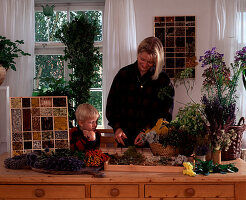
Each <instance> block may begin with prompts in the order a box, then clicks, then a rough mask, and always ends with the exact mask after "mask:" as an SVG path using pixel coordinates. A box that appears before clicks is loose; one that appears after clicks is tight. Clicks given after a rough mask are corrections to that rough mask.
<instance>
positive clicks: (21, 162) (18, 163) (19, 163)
mask: <svg viewBox="0 0 246 200" xmlns="http://www.w3.org/2000/svg"><path fill="white" fill-rule="evenodd" d="M27 162H28V160H27V157H26V154H22V155H18V156H14V157H12V158H7V159H5V160H4V166H5V168H8V169H23V168H26V167H27V166H28V164H27Z"/></svg>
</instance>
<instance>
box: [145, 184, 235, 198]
mask: <svg viewBox="0 0 246 200" xmlns="http://www.w3.org/2000/svg"><path fill="white" fill-rule="evenodd" d="M145 197H175V198H178V197H210V198H212V197H215V198H223V197H234V185H229V184H227V185H199V184H197V185H149V184H147V185H145Z"/></svg>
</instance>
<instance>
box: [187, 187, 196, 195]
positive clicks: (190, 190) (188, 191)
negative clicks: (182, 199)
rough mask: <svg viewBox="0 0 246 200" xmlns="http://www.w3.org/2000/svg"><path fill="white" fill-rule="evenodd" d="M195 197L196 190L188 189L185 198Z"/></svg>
mask: <svg viewBox="0 0 246 200" xmlns="http://www.w3.org/2000/svg"><path fill="white" fill-rule="evenodd" d="M194 195H195V190H194V189H193V188H187V189H186V190H185V196H189V197H191V196H194Z"/></svg>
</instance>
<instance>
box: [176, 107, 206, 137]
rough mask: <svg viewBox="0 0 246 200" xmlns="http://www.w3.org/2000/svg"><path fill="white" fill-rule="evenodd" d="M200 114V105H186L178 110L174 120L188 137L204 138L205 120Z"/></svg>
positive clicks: (201, 108)
mask: <svg viewBox="0 0 246 200" xmlns="http://www.w3.org/2000/svg"><path fill="white" fill-rule="evenodd" d="M202 112H203V107H202V105H200V104H191V103H188V104H187V105H186V106H185V107H183V108H180V109H179V111H178V114H177V116H176V119H175V120H177V121H179V124H180V128H181V129H182V130H183V131H186V132H188V133H189V134H190V135H194V136H204V134H205V133H206V132H207V129H206V119H205V117H204V115H203V113H202Z"/></svg>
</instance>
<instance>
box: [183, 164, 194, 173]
mask: <svg viewBox="0 0 246 200" xmlns="http://www.w3.org/2000/svg"><path fill="white" fill-rule="evenodd" d="M183 166H184V168H185V169H184V170H183V174H184V175H189V176H195V175H196V172H194V171H193V165H192V164H191V163H190V162H183Z"/></svg>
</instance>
